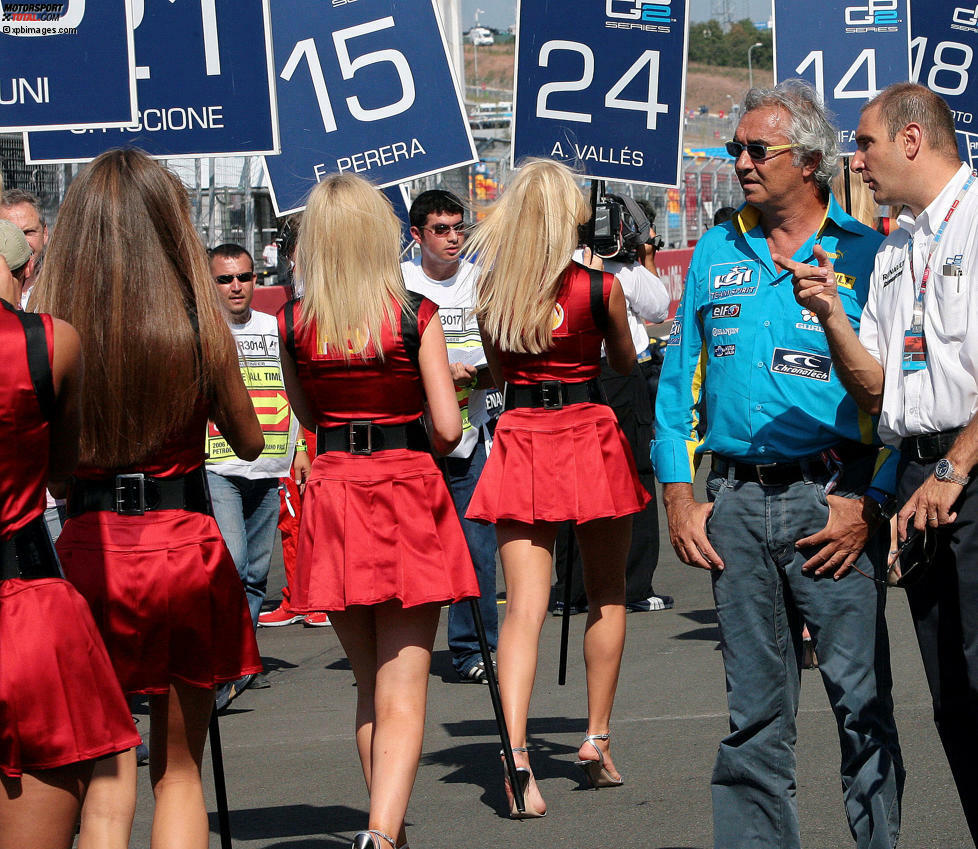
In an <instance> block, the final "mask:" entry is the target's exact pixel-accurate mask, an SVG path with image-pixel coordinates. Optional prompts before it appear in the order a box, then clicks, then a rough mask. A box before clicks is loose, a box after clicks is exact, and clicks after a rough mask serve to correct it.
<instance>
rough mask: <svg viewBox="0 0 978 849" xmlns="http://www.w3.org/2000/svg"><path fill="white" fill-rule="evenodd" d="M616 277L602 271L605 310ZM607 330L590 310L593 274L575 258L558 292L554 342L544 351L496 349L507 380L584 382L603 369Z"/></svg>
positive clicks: (518, 381) (554, 318)
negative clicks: (522, 352)
mask: <svg viewBox="0 0 978 849" xmlns="http://www.w3.org/2000/svg"><path fill="white" fill-rule="evenodd" d="M614 281H615V278H614V276H613V275H611V274H606V273H602V275H601V300H602V305H603V308H604V311H605V313H606V314H607V311H608V298H609V297H610V295H611V286H612V284H613V283H614ZM603 341H604V331H603V330H601V329H599V328H598V326H597V325H596V324H595V321H594V315H593V312H592V310H591V277H590V274H589V273H588V270H587V269H586V268H584V267H583V266H581V265H578V264H577V263H576V262H575V263H571V264H570V265H569V266H567V270H566V271H565V272H564V279H563V281H562V283H561V285H560V290H559V292H558V294H557V303H556V305H555V306H554V315H553V344H552V346H551V347H550V350H548V351H544V352H543V353H541V354H518V353H515V352H513V351H500V350H499V349H498V348H497V349H496V354H497V356H498V357H499V362H500V365H501V366H502V370H503V377H504V378H505V380H506V382H507V383H535V382H537V381H541V380H563V381H566V382H568V383H581V382H583V381H585V380H590V379H591V378H593V377H597V376H598V375H599V374H600V373H601V363H600V360H601V343H602V342H603Z"/></svg>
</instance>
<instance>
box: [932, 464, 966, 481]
mask: <svg viewBox="0 0 978 849" xmlns="http://www.w3.org/2000/svg"><path fill="white" fill-rule="evenodd" d="M934 477H935V478H937V479H938V480H939V481H950V482H951V483H956V484H958V486H967V484H968V481H969V480H970V477H969V476H968V475H959V474H956V473H955V471H954V464H953V463H952V462H951V461H950V460H948V459H947V457H942V458H941V459H940V460H938V461H937V465H936V466H935V467H934Z"/></svg>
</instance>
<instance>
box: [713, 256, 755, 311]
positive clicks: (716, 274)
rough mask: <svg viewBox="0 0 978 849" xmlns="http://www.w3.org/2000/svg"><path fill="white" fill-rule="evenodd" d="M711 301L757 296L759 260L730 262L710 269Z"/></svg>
mask: <svg viewBox="0 0 978 849" xmlns="http://www.w3.org/2000/svg"><path fill="white" fill-rule="evenodd" d="M710 276H711V278H712V279H711V285H710V300H711V301H716V300H719V299H720V298H729V297H738V296H744V295H755V294H757V278H758V277H759V276H760V263H759V262H757V260H748V261H746V262H740V263H736V262H730V263H724V264H721V265H714V266H712V267H711V268H710Z"/></svg>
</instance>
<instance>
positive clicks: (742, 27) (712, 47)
mask: <svg viewBox="0 0 978 849" xmlns="http://www.w3.org/2000/svg"><path fill="white" fill-rule="evenodd" d="M758 41H759V42H761V45H762V46H761V47H758V48H756V49H755V50H754V53H753V54H752V56H751V61H752V62H753V63H754V67H755V68H764V69H767V70H770V69H771V68H773V67H774V64H773V63H774V47H773V44H772V32H771V30H759V29H758V28H757V27H755V26H754V24H753V23H752V22H751V21H750V20H749V19H747V18H745V19H744V20H742V21H737V23H735V24H731V26H730V30H729V32H724V31H723V28H722V27H721V25H720V22H719V21H704V22H703V23H696V24H690V27H689V60H690V61H691V62H702V63H703V64H704V65H722V66H725V67H728V68H746V67H747V51H748V49H749V48H750V46H751V45H752V44H756V43H757V42H758Z"/></svg>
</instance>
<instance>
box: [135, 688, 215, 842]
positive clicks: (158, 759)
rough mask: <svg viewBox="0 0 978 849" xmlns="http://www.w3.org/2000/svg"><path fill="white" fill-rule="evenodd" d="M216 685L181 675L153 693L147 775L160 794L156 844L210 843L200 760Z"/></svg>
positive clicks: (156, 814) (154, 823)
mask: <svg viewBox="0 0 978 849" xmlns="http://www.w3.org/2000/svg"><path fill="white" fill-rule="evenodd" d="M213 709H214V691H213V690H208V689H204V688H202V687H191V686H190V685H188V684H184V683H182V682H179V681H174V682H172V683H171V684H170V692H169V693H168V694H167V695H164V696H151V697H150V742H149V777H150V781H151V782H152V784H153V795H154V797H155V798H156V810H155V811H154V812H153V832H152V837H151V839H150V845H151V846H152V847H153V849H207V845H208V840H209V834H210V826H209V824H208V822H207V808H206V807H205V805H204V789H203V786H202V784H201V779H200V764H201V759H202V758H203V754H204V742H205V740H206V739H207V727H208V723H209V722H210V717H211V711H213Z"/></svg>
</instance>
